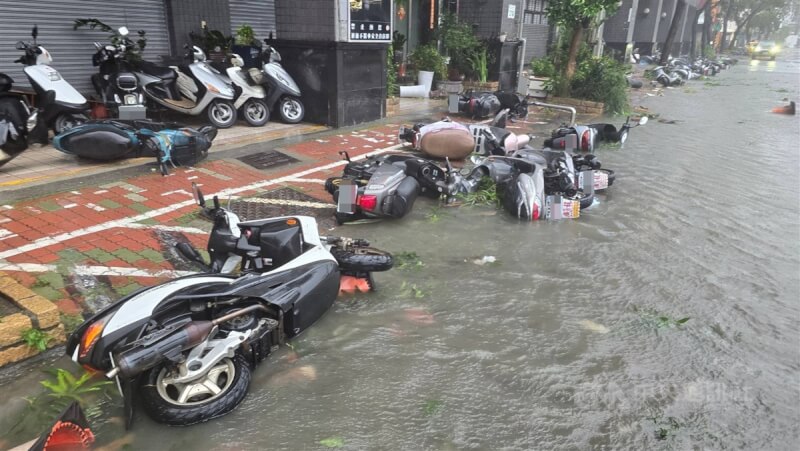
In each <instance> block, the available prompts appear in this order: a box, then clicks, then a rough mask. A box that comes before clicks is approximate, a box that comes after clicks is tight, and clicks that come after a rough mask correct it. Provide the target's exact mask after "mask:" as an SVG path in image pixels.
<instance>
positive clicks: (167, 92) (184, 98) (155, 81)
mask: <svg viewBox="0 0 800 451" xmlns="http://www.w3.org/2000/svg"><path fill="white" fill-rule="evenodd" d="M187 57H193V62H192V63H191V64H189V65H188V66H180V67H178V66H169V67H164V66H159V65H157V64H153V63H151V62H148V61H142V62H141V63H140V64H139V65H138V67H137V71H136V72H135V74H136V78H138V79H139V84H140V85H141V86H142V87H143V89H144V93H145V95H146V96H147V98H149V99H151V100H152V101H154V102H156V103H157V104H159V105H161V106H163V107H166V108H169V109H170V110H174V111H177V112H179V113H184V114H189V115H192V116H198V115H200V114H203V112H205V113H206V114H207V115H208V120H209V121H210V122H211V124H212V125H214V126H215V127H217V128H228V127H231V126H232V125H233V124H235V123H236V118H237V115H236V107H235V106H234V105H233V99H234V97H235V93H234V90H233V87H232V86H231V85H230V83H228V81H227V80H226V78H227V77H225V76H224V75H222V74H220V73H219V71H217V70H216V69H214V68H212V67H211V66H209V65H208V63H206V54H205V53H204V52H203V51H202V50H200V48H199V47H193V52H192V53H191V55H187Z"/></svg>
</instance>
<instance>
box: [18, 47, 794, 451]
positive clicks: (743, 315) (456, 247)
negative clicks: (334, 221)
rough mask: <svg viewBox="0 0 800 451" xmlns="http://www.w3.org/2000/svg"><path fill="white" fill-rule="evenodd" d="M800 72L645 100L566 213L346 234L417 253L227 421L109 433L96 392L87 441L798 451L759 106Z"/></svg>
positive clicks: (442, 219)
mask: <svg viewBox="0 0 800 451" xmlns="http://www.w3.org/2000/svg"><path fill="white" fill-rule="evenodd" d="M799 77H800V53H798V52H796V51H795V52H791V53H789V54H787V55H784V56H782V57H781V58H779V59H778V61H776V62H768V61H755V62H750V61H747V60H744V61H742V62H741V63H740V64H739V65H738V66H735V67H733V68H732V69H731V70H728V71H725V72H723V73H721V74H720V75H719V76H717V77H715V78H713V79H711V80H709V81H705V82H704V81H695V82H692V83H690V84H689V85H688V86H686V87H681V88H676V89H669V90H667V92H666V93H665V95H664V96H663V97H662V96H654V97H650V96H645V97H643V99H642V100H641V101H637V104H640V105H642V106H645V107H647V108H648V109H649V110H650V111H651V112H653V113H657V114H659V119H660V120H653V121H651V123H649V124H648V125H647V126H645V127H641V128H638V129H635V130H634V131H633V132H632V133H631V137H630V139H629V141H628V143H627V144H626V146H625V148H624V149H615V148H607V149H603V150H600V151H599V152H598V155H599V157H600V158H601V159H602V161H603V164H604V166H606V167H609V168H611V169H614V170H615V171H616V172H617V182H616V183H615V185H614V186H613V187H612V189H611V190H610V193H609V194H607V195H605V196H601V198H600V199H599V202H597V203H596V205H594V206H593V207H591V209H590V210H588V211H585V212H584V213H583V214H582V215H581V218H580V219H579V220H574V221H563V222H545V221H540V222H538V223H533V224H527V223H518V222H517V221H514V220H511V219H510V218H508V217H507V216H506V215H505V214H503V213H502V212H496V211H495V210H494V209H492V208H486V207H474V208H464V207H462V208H459V209H453V208H438V207H437V206H436V204H435V203H434V202H433V201H426V200H419V201H418V202H417V204H416V206H415V209H414V211H413V212H412V214H411V215H410V217H408V218H406V219H404V220H402V221H396V222H384V223H375V224H368V225H352V226H348V227H344V230H343V231H341V230H340V232H341V233H342V234H347V235H351V236H361V237H365V238H369V239H371V240H373V241H374V242H375V243H376V244H377V245H378V246H379V247H381V248H384V249H389V250H392V251H394V252H395V253H401V252H407V253H415V254H416V256H418V258H419V260H420V261H421V264H415V262H413V261H412V262H410V263H409V264H405V265H401V266H400V267H398V268H396V269H394V270H392V271H390V272H388V273H383V274H379V275H378V276H377V280H378V283H379V288H380V291H378V292H377V293H373V294H370V295H362V296H359V297H357V298H352V299H349V300H344V301H340V302H337V304H336V306H335V307H334V309H333V310H332V311H331V312H330V313H329V314H328V315H327V316H326V317H325V318H323V320H322V321H321V322H319V323H318V324H317V325H316V326H314V327H313V328H311V329H310V330H309V331H308V332H307V333H306V334H305V335H304V336H302V337H301V338H298V339H297V340H296V341H294V342H293V349H289V348H285V349H282V350H280V351H278V352H277V353H275V354H274V355H273V356H272V357H271V358H270V359H269V360H268V361H267V362H265V364H262V366H260V367H259V368H258V369H256V370H255V372H254V376H253V383H252V386H251V390H250V394H249V395H248V396H247V398H246V399H245V400H244V402H243V403H242V404H241V405H240V406H239V407H238V408H237V409H236V410H234V411H233V412H232V413H231V414H229V415H227V416H225V417H222V418H219V419H216V420H213V421H211V422H209V423H206V424H202V425H198V426H192V427H188V428H169V427H164V426H161V425H158V424H155V423H153V422H152V421H150V420H149V419H148V418H146V417H145V416H144V415H142V414H140V415H138V416H137V419H136V423H135V425H134V428H133V429H132V430H131V431H130V432H125V431H124V429H123V428H122V426H121V424H120V422H119V421H118V419H116V418H113V416H118V415H120V414H121V409H119V408H118V407H116V406H114V405H107V406H105V407H104V410H105V412H106V413H107V415H105V416H104V419H103V420H99V421H98V423H99V425H98V427H97V431H96V432H97V435H98V440H99V443H101V444H103V443H105V444H108V443H111V442H113V445H112V446H114V447H119V446H121V445H122V444H124V443H129V444H130V446H131V449H148V450H155V449H158V450H186V449H192V450H196V449H230V450H245V449H248V450H249V449H322V448H325V446H326V445H327V446H337V447H338V446H341V448H342V449H354V450H356V449H358V450H362V449H391V450H421V449H430V450H455V449H689V448H700V449H792V448H794V447H795V446H796V444H797V441H798V439H800V432H799V431H798V428H799V427H800V426H799V425H798V424H799V422H800V418H799V415H798V409H799V408H798V406H800V396H799V394H798V386H799V382H800V381H798V374H800V355H799V354H798V343H799V342H800V340H799V338H800V336H799V335H798V327H797V324H798V319H799V318H800V306H799V305H798V299H800V163H798V161H800V154H799V152H798V150H799V148H798V138H800V136H799V135H800V127H799V123H798V118H797V116H781V115H775V114H771V113H770V112H769V110H770V109H771V108H773V107H775V106H779V105H782V104H784V103H785V102H783V99H784V98H786V97H788V98H791V99H799V98H800V97H798V89H800V83H798V81H800V79H799ZM619 121H620V120H619V119H613V122H619ZM483 256H493V257H495V258H496V262H495V263H493V264H484V265H479V264H476V260H480V257H483ZM687 318H688V320H687ZM40 378H41V377H39V375H38V374H33V375H32V376H30V380H27V379H23V380H21V381H18V382H17V383H15V384H12V385H11V386H10V387H9V386H6V387H5V388H4V389H3V391H4V392H5V391H6V390H9V389H10V390H13V391H15V392H16V391H17V389H19V391H24V390H25V389H26V388H25V387H30V386H32V385H33V384H35V381H36V380H38V379H40ZM27 389H29V388H27ZM321 441H322V443H320V442H321Z"/></svg>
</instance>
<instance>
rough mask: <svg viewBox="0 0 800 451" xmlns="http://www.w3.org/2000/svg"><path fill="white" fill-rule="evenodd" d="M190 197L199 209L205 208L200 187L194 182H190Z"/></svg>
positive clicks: (204, 200)
mask: <svg viewBox="0 0 800 451" xmlns="http://www.w3.org/2000/svg"><path fill="white" fill-rule="evenodd" d="M192 197H194V201H195V202H197V205H199V206H201V207H205V206H206V199H205V198H204V197H203V192H202V191H200V187H199V186H197V183H194V182H192Z"/></svg>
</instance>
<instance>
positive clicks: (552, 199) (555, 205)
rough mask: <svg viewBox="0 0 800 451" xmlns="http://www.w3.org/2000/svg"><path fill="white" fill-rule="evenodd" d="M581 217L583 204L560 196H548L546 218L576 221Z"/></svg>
mask: <svg viewBox="0 0 800 451" xmlns="http://www.w3.org/2000/svg"><path fill="white" fill-rule="evenodd" d="M580 216H581V202H580V201H579V200H574V199H567V198H564V197H562V196H558V195H550V196H547V199H546V200H545V218H547V219H575V218H579V217H580Z"/></svg>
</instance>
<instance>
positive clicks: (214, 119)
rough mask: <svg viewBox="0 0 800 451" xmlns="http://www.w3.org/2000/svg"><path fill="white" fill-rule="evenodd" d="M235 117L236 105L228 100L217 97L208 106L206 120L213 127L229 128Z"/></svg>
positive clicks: (234, 121)
mask: <svg viewBox="0 0 800 451" xmlns="http://www.w3.org/2000/svg"><path fill="white" fill-rule="evenodd" d="M236 119H237V115H236V107H234V106H233V102H231V101H229V100H222V99H217V100H215V101H213V102H211V105H209V106H208V120H209V121H211V125H213V126H214V127H217V128H230V127H231V126H233V124H235V123H236Z"/></svg>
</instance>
